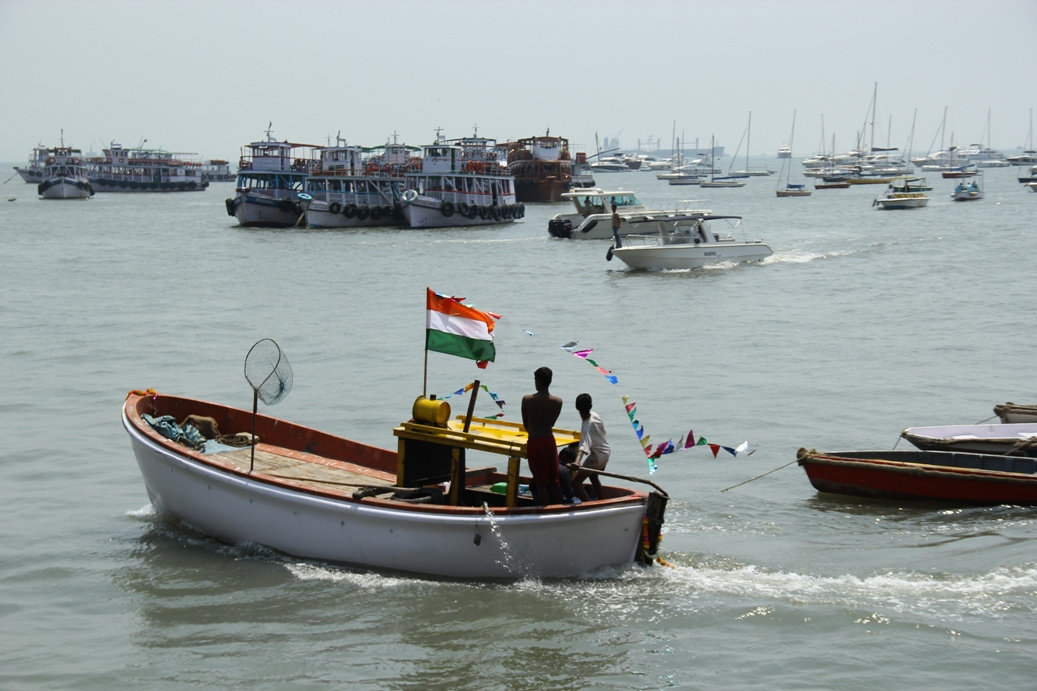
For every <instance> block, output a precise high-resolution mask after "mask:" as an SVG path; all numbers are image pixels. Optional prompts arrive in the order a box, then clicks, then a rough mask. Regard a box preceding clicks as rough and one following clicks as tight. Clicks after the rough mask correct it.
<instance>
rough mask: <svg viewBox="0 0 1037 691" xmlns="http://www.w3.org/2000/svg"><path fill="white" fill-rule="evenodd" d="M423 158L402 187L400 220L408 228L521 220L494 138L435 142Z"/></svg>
mask: <svg viewBox="0 0 1037 691" xmlns="http://www.w3.org/2000/svg"><path fill="white" fill-rule="evenodd" d="M422 153H423V155H422V164H421V170H420V171H408V172H407V174H406V176H405V177H404V183H403V185H404V187H405V188H406V189H405V191H404V192H403V195H402V197H401V204H402V205H403V216H404V218H406V219H407V225H409V226H410V227H411V228H442V227H447V226H477V225H490V224H496V223H511V222H512V221H514V220H516V219H519V218H522V216H524V215H525V208H526V207H525V205H524V204H522V203H518V201H517V200H516V198H515V178H514V177H513V176H512V175H511V173H510V172H508V168H507V166H506V165H505V159H506V154H504V152H501V151H498V150H497V147H496V142H495V141H494V140H493V139H487V138H485V137H477V136H472V137H464V138H462V139H457V140H453V141H446V140H443V139H437V141H436V143H435V144H429V145H428V146H423V147H422Z"/></svg>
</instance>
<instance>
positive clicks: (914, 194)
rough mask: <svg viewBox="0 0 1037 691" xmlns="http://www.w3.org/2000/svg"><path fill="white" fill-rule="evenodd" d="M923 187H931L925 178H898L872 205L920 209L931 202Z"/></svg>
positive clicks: (883, 207) (884, 207) (886, 207)
mask: <svg viewBox="0 0 1037 691" xmlns="http://www.w3.org/2000/svg"><path fill="white" fill-rule="evenodd" d="M922 189H931V188H929V186H928V184H926V181H925V178H898V179H896V180H893V181H892V182H890V183H889V187H887V188H886V191H885V192H883V193H882V194H880V195H879V196H878V197H877V198H876V199H875V200H874V201H873V202H872V203H871V205H872V206H875V207H878V208H880V209H919V208H921V207H923V206H925V205H926V204H928V203H929V197H928V196H927V195H926V194H925V192H923V191H922Z"/></svg>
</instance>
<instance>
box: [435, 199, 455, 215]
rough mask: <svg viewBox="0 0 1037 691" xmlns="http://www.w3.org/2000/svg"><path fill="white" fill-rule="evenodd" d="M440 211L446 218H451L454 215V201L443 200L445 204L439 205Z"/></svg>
mask: <svg viewBox="0 0 1037 691" xmlns="http://www.w3.org/2000/svg"><path fill="white" fill-rule="evenodd" d="M439 213H441V214H443V216H444V217H445V218H450V217H451V216H453V215H454V203H453V202H443V204H442V205H441V206H440V207H439Z"/></svg>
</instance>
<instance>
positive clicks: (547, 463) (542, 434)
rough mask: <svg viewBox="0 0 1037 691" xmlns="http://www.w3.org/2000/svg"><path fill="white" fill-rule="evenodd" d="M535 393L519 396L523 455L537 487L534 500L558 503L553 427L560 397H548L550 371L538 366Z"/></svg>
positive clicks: (555, 445) (559, 497) (558, 487)
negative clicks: (523, 438) (524, 448)
mask: <svg viewBox="0 0 1037 691" xmlns="http://www.w3.org/2000/svg"><path fill="white" fill-rule="evenodd" d="M533 383H534V384H535V385H536V393H531V394H526V395H525V396H523V397H522V426H523V427H525V428H526V434H527V435H528V437H529V439H528V441H527V443H526V457H527V458H528V460H529V471H530V473H532V474H533V483H534V484H535V485H536V486H537V498H538V501H539V502H540V503H541V504H543V505H546V504H561V503H562V488H561V486H560V485H559V484H558V445H557V444H556V443H555V438H554V433H553V428H554V425H555V422H557V421H558V416H559V415H561V413H562V399H560V398H559V397H558V396H552V395H551V392H550V391H548V387H550V386H551V370H550V369H548V368H547V367H540V368H539V369H537V371H536V372H534V373H533Z"/></svg>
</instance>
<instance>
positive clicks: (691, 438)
mask: <svg viewBox="0 0 1037 691" xmlns="http://www.w3.org/2000/svg"><path fill="white" fill-rule="evenodd" d="M527 333H530V332H528V331H527ZM530 335H533V334H531V333H530ZM579 345H580V342H579V341H569V342H568V343H564V344H562V346H561V347H562V350H565V351H566V352H568V353H571V354H572V355H574V356H576V357H578V358H580V359H581V360H584V361H585V362H587V363H589V364H591V365H592V366H593V367H594V369H596V370H597V371H598V372H599V373H600V374H602V375H603V376H604V377H605V379H606V380H608V382H609V383H610V384H612V385H616V384H618V383H619V379H618V378H617V377H616V375H614V374H613V373H612V371H611V370H607V369H605V368H603V367H601V366H600V365H599V364H598V363H597V362H595V361H594V360H591V359H590V357H589V356H590V354H591V353H593V352H594V349H593V348H584V349H579V350H578V349H577V348H578V347H579ZM622 400H623V407H624V408H625V409H626V412H627V416H628V417H629V418H630V425H631V426H632V427H633V429H634V434H635V435H637V440H638V442H640V444H641V448H642V449H643V450H644V452H645V458H646V459H647V460H648V473H649V475H651V474H653V473H655V471H656V470H658V469H659V467H658V464H657V463H656V461H657V459H659V458H660V457H662V456H666V455H669V454H673V453H677V452H679V451H687V450H690V449H694V448H696V447H699V446H705V447H707V448H709V450H710V451H712V452H713V458H716V457H717V454H719V453H720V451H721V449H722V450H724V451H726V452H727V453H729V454H731V455H732V456H738V454H741V453H745V452H746V450H747V449H748V448H749V442H748V441H744V442H742V443H741V444H739V445H738V446H727V445H724V444H714V443H712V442H710V441H708V440H707V439H706V438H705V437H701V436H700V437H698V439H696V438H695V431H694V430H693V429H689V430H688V434H687V435H685V436H682V437H681V438H680V440H679V441H678V442H677V443H676V444H674V443H673V438H672V437H671V438H670V439H667V440H666V441H664V442H662V443H661V444H658V445H657V446H656V447H655V448H654V449H653V448H652V444H650V443H649V440H650V439H651V437H650V436H649V435H647V434H645V428H644V425H642V424H641V421H640V420H639V419H638V418H637V404H636V403H633V402H631V401H630V396H628V395H626V394H624V395H623V397H622ZM754 452H755V449H753V450H752V451H749V453H748V454H746V455H749V456H751V455H752V454H753V453H754Z"/></svg>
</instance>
